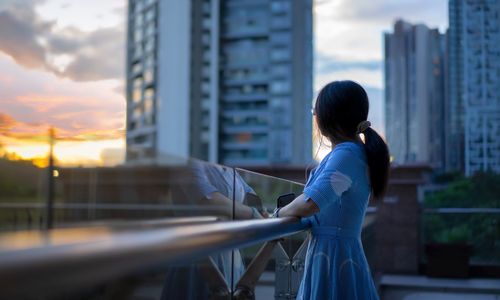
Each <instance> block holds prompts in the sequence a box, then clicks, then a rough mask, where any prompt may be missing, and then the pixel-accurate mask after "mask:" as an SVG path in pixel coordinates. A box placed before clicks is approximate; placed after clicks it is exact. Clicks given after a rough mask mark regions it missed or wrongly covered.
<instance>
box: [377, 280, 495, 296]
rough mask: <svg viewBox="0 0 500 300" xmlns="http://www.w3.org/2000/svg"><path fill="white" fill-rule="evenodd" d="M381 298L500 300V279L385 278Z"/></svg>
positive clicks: (381, 287)
mask: <svg viewBox="0 0 500 300" xmlns="http://www.w3.org/2000/svg"><path fill="white" fill-rule="evenodd" d="M380 296H381V299H384V300H421V299H436V300H455V299H457V300H458V299H465V300H500V279H489V278H473V279H448V278H431V277H426V276H410V275H383V276H382V277H381V279H380Z"/></svg>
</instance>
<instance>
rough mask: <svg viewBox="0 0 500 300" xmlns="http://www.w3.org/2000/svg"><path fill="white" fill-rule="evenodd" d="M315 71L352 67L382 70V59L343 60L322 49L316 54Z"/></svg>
mask: <svg viewBox="0 0 500 300" xmlns="http://www.w3.org/2000/svg"><path fill="white" fill-rule="evenodd" d="M315 63H316V64H315V72H316V73H317V74H318V73H319V74H322V73H330V72H338V71H346V70H352V69H364V70H368V71H381V69H382V61H381V60H376V59H371V60H342V59H338V58H337V57H335V56H334V55H332V56H329V55H326V54H324V53H321V52H320V51H317V52H316V54H315Z"/></svg>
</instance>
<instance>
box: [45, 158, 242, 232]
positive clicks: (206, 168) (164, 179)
mask: <svg viewBox="0 0 500 300" xmlns="http://www.w3.org/2000/svg"><path fill="white" fill-rule="evenodd" d="M233 177H234V171H233V170H232V169H231V168H227V167H223V166H220V165H215V164H209V163H206V162H202V161H199V160H196V159H185V158H179V157H174V156H167V155H163V156H156V157H150V158H149V157H148V158H143V159H141V160H140V161H139V160H134V161H130V162H127V163H124V164H122V165H117V166H114V167H64V168H58V177H57V178H54V186H55V194H54V198H53V201H54V221H53V223H54V226H55V227H60V226H66V225H68V224H69V223H73V224H80V223H84V224H87V225H88V222H103V221H131V220H145V219H165V218H185V217H206V216H212V217H217V218H218V219H219V220H227V219H232V213H233V211H232V200H231V196H232V191H231V190H232V184H233Z"/></svg>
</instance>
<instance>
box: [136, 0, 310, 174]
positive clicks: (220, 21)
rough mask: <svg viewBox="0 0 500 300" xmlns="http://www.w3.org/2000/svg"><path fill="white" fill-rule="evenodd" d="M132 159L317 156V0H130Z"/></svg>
mask: <svg viewBox="0 0 500 300" xmlns="http://www.w3.org/2000/svg"><path fill="white" fill-rule="evenodd" d="M128 7H129V12H128V39H127V40H128V42H127V53H128V55H127V159H128V160H135V159H141V158H144V157H149V156H156V155H159V154H172V155H178V156H183V157H187V156H191V157H196V158H200V159H204V160H208V161H211V162H219V163H223V164H228V165H237V166H256V165H273V164H275V165H276V164H279V165H282V164H287V165H305V164H307V163H309V162H310V160H311V157H312V117H311V114H310V107H311V102H312V0H223V1H222V0H183V1H178V0H129V6H128Z"/></svg>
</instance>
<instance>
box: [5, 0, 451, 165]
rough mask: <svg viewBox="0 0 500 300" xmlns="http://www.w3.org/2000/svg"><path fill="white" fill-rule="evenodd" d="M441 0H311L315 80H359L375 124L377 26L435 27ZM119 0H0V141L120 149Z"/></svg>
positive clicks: (40, 152)
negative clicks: (52, 139)
mask: <svg viewBox="0 0 500 300" xmlns="http://www.w3.org/2000/svg"><path fill="white" fill-rule="evenodd" d="M447 2H448V1H447V0H370V1H366V0H315V1H314V51H315V52H314V90H315V94H316V93H317V91H319V89H320V88H321V87H322V86H323V85H325V84H326V83H328V82H329V81H332V80H341V79H351V80H355V81H357V82H359V83H361V84H362V85H363V86H364V87H365V88H366V90H367V92H368V95H369V97H370V115H369V120H371V121H372V124H373V127H374V128H375V129H376V130H378V131H379V132H380V133H381V134H383V133H384V126H383V117H384V116H383V44H382V37H383V32H388V31H390V30H391V27H392V25H393V23H394V21H395V20H396V19H398V18H402V19H404V20H407V21H409V22H412V23H424V24H426V25H427V26H429V27H432V28H436V27H437V28H439V29H440V30H441V32H443V31H444V30H445V29H446V27H447V22H448V21H447ZM125 17H126V1H125V0H106V1H102V0H86V1H70V0H2V1H1V2H0V145H1V149H0V150H1V151H2V152H3V153H9V156H10V157H11V158H24V159H34V160H35V161H37V162H39V165H43V164H44V162H45V159H44V158H45V157H46V155H47V152H48V142H47V133H48V129H49V128H50V127H54V128H55V131H56V135H57V143H56V145H55V150H54V151H55V155H56V158H57V160H58V162H59V164H61V165H113V164H116V163H117V162H120V161H121V160H122V159H123V154H124V147H125V142H124V134H125V131H124V128H125V98H124V78H125V75H124V67H125V30H126V28H125V21H126V20H125Z"/></svg>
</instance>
